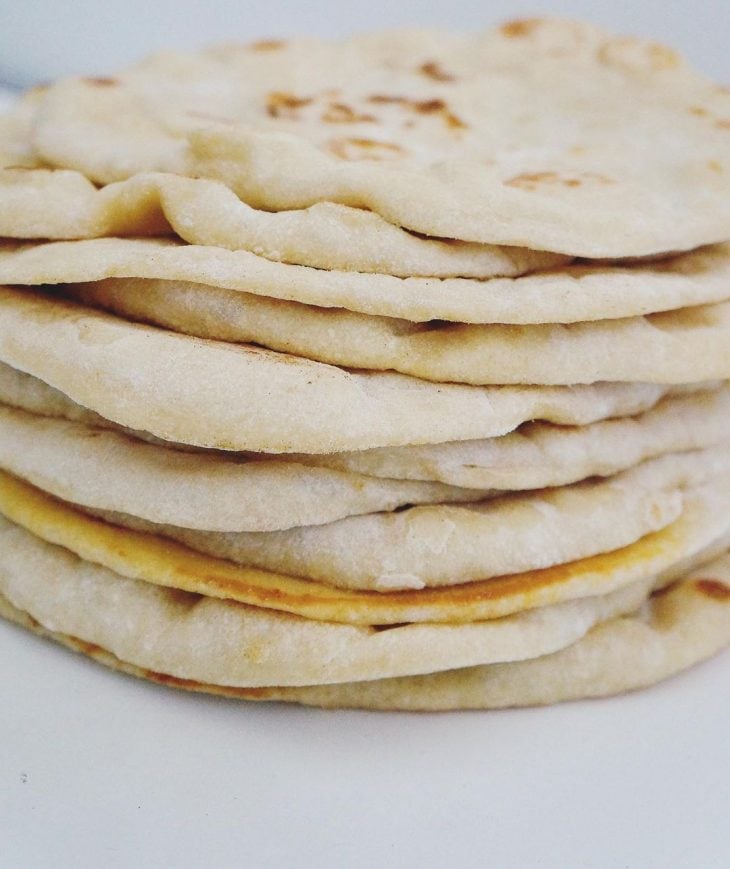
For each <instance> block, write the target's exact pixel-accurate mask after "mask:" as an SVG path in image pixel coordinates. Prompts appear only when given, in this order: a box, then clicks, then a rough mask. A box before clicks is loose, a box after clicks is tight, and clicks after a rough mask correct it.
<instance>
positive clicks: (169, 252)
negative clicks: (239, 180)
mask: <svg viewBox="0 0 730 869" xmlns="http://www.w3.org/2000/svg"><path fill="white" fill-rule="evenodd" d="M105 278H146V279H151V280H161V281H168V282H175V283H180V282H182V283H195V284H202V285H203V286H202V287H201V289H207V288H208V287H217V288H219V289H228V290H232V291H235V292H236V293H247V294H251V295H255V296H263V297H266V298H269V299H279V300H282V301H293V302H301V303H303V304H308V305H312V306H315V307H319V308H344V309H346V310H350V311H355V312H360V313H364V314H375V315H382V316H386V317H396V318H401V319H404V320H409V321H412V322H427V321H430V320H434V319H436V320H448V321H452V322H456V323H472V324H479V323H485V324H488V323H512V324H525V325H526V324H531V323H532V324H540V323H574V322H584V321H593V320H606V319H617V318H622V317H633V316H640V315H643V314H650V313H654V312H659V311H670V310H675V309H677V308H683V307H687V306H691V305H699V304H705V303H711V302H721V301H726V300H727V299H728V296H729V294H730V255H729V254H728V245H725V244H722V245H716V246H713V247H709V248H702V249H700V250H697V251H693V252H691V253H688V254H683V255H681V256H675V257H670V258H668V259H663V260H659V261H656V262H655V261H651V262H648V263H640V264H636V265H633V266H630V267H629V266H625V265H624V266H619V265H616V264H614V265H607V264H603V265H593V266H585V265H583V266H581V265H573V266H565V267H563V268H558V269H551V270H548V271H545V272H538V273H535V274H531V275H525V276H524V277H519V278H492V279H490V280H489V281H474V280H466V279H460V278H454V279H444V280H437V279H435V278H396V277H392V276H390V275H367V274H358V273H357V272H342V271H325V270H323V269H312V268H307V267H305V266H295V265H288V264H286V263H277V262H270V261H269V260H267V259H265V258H263V257H260V256H256V255H255V254H252V253H249V252H248V251H243V250H237V251H230V250H224V249H223V248H218V247H204V246H201V245H191V244H182V243H180V242H176V241H173V240H171V239H125V238H97V239H91V240H89V241H58V242H49V243H47V244H17V243H5V244H3V245H0V283H6V284H29V285H33V284H68V283H83V282H88V281H99V280H103V279H105ZM212 295H214V296H215V295H216V294H215V293H213V294H212ZM217 295H222V296H225V295H226V294H217ZM260 304H264V302H261V303H260Z"/></svg>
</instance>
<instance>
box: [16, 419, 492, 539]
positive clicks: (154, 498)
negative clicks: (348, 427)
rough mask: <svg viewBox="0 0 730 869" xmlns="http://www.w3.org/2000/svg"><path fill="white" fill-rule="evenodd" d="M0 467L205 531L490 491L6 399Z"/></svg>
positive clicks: (63, 492) (111, 506) (311, 519)
mask: <svg viewBox="0 0 730 869" xmlns="http://www.w3.org/2000/svg"><path fill="white" fill-rule="evenodd" d="M0 467H1V468H3V469H4V470H5V471H9V472H10V473H12V474H15V475H16V476H19V477H21V478H22V479H24V480H27V481H29V482H31V483H33V485H35V486H38V487H39V488H41V489H43V490H44V491H46V492H50V493H51V494H53V495H55V496H56V497H58V498H62V499H64V500H66V501H70V502H72V503H75V504H81V505H83V506H86V507H96V508H100V509H104V510H118V511H121V512H125V513H131V514H133V515H134V516H139V517H141V518H143V519H147V520H149V521H150V522H162V523H170V524H173V525H180V526H183V527H185V528H199V529H201V530H205V531H211V530H215V531H275V530H279V529H283V528H292V527H294V526H296V525H317V524H320V523H324V522H333V521H335V520H336V519H342V518H344V517H346V516H354V515H356V514H357V513H374V512H377V511H380V510H386V511H387V510H394V509H396V508H398V507H401V506H404V505H410V504H422V503H438V502H444V501H462V500H472V501H476V500H479V499H482V498H484V497H485V496H486V494H487V493H485V492H483V491H480V490H466V489H457V488H455V487H453V486H444V485H443V484H440V483H424V482H411V481H406V480H402V481H398V480H383V479H378V478H374V477H366V476H363V475H362V474H353V473H351V472H349V471H331V470H329V469H326V468H314V467H306V466H304V465H300V464H297V463H295V462H285V461H275V460H274V461H270V462H251V461H247V460H246V459H245V458H244V457H238V456H229V455H225V454H224V455H221V454H219V453H204V454H202V455H201V454H199V453H198V454H193V453H186V452H182V451H180V450H171V449H169V448H166V447H162V446H157V445H154V444H147V443H144V442H141V441H139V440H137V439H134V438H131V437H129V436H127V435H124V434H120V433H116V432H110V431H105V430H104V429H101V428H96V427H93V426H88V425H84V424H82V423H75V422H67V421H65V420H60V419H53V418H52V417H43V416H37V415H35V414H30V413H27V412H25V411H22V410H17V409H15V408H10V407H7V406H5V405H0Z"/></svg>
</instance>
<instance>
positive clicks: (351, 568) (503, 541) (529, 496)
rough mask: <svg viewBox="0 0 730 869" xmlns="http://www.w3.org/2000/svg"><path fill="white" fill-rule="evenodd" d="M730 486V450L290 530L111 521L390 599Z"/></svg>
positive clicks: (604, 545) (535, 561) (651, 524)
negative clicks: (695, 491)
mask: <svg viewBox="0 0 730 869" xmlns="http://www.w3.org/2000/svg"><path fill="white" fill-rule="evenodd" d="M728 475H730V442H728V443H727V444H726V445H725V446H724V447H723V448H716V449H714V450H712V449H709V450H705V451H697V452H694V453H681V454H670V455H667V456H663V457H661V458H659V459H653V460H651V461H649V462H647V463H645V464H643V465H639V466H638V467H636V468H633V469H631V470H629V471H624V472H623V473H622V474H619V475H618V476H616V477H609V478H608V479H606V480H599V481H592V480H587V481H585V482H582V483H575V484H573V485H572V486H563V487H559V488H557V489H546V490H540V491H538V492H526V493H522V494H517V495H506V496H503V497H501V498H490V499H488V500H486V501H484V502H476V503H469V504H444V505H429V506H420V507H413V508H410V509H407V510H404V511H400V512H396V513H376V514H371V515H368V516H351V517H349V518H347V519H342V520H340V521H338V522H332V523H330V524H328V525H317V526H311V527H310V526H305V527H300V528H290V529H288V530H287V531H272V532H268V533H249V532H241V533H230V534H220V533H210V532H205V531H190V530H187V529H182V528H174V527H171V526H159V525H157V526H155V525H150V523H147V522H145V521H144V520H140V519H136V518H135V517H131V516H125V515H120V514H107V513H104V514H103V515H104V518H107V519H109V520H110V521H112V522H114V523H115V524H120V525H124V526H125V527H131V528H134V529H139V530H142V531H148V532H151V533H157V534H161V535H163V536H164V537H168V538H170V539H172V540H176V541H177V542H179V543H183V544H184V545H186V546H189V547H190V548H192V549H194V550H196V551H198V552H204V553H206V554H208V555H213V556H215V557H216V558H225V559H228V560H230V561H234V562H236V563H237V564H242V565H245V566H253V567H257V568H261V569H263V570H271V571H276V572H279V573H286V574H291V575H294V576H303V577H307V578H308V579H315V580H319V581H320V582H325V583H328V584H330V585H333V586H336V587H339V588H350V589H362V590H375V591H381V592H387V591H390V590H402V589H408V588H412V589H420V588H424V587H438V586H450V585H459V584H460V583H464V582H474V581H477V580H482V579H490V578H492V577H495V576H502V575H506V574H514V573H521V572H524V571H529V570H538V569H540V568H544V567H550V566H552V565H555V564H565V563H567V562H570V561H576V560H578V559H581V558H588V557H590V556H591V555H596V554H597V553H599V552H609V551H612V550H614V549H619V548H621V547H624V546H628V545H629V544H630V543H633V542H635V541H636V540H638V539H640V538H641V537H643V536H645V535H646V534H651V533H652V532H654V531H658V530H659V529H661V528H664V527H666V526H667V525H669V524H670V523H671V522H673V521H674V520H675V519H676V518H677V517H678V516H679V515H680V513H681V510H682V498H681V490H682V489H683V488H685V487H688V486H692V485H701V484H702V483H704V482H707V481H708V480H711V479H713V478H722V477H726V478H727V476H728Z"/></svg>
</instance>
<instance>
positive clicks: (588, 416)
mask: <svg viewBox="0 0 730 869" xmlns="http://www.w3.org/2000/svg"><path fill="white" fill-rule="evenodd" d="M0 314H1V316H0V361H2V362H4V363H5V364H6V365H10V366H12V367H14V368H17V369H20V370H21V371H25V372H26V373H28V374H31V375H33V376H34V377H37V378H39V379H41V380H44V381H45V382H46V383H48V384H49V385H51V386H53V387H55V388H56V389H58V390H60V391H62V392H63V393H65V394H66V395H67V396H68V397H69V398H71V399H72V400H73V401H75V402H76V403H78V404H81V405H83V406H85V407H86V408H88V409H89V410H93V411H95V412H96V413H98V414H100V415H101V416H104V417H106V418H107V419H110V420H112V421H113V422H116V423H118V424H120V425H124V426H126V427H128V428H132V429H138V430H141V431H148V432H150V433H151V434H153V435H155V436H156V437H158V438H162V439H163V440H169V441H178V442H181V443H188V444H192V445H194V446H202V447H214V448H218V449H226V450H253V451H264V452H272V453H276V452H307V453H318V452H322V453H324V452H335V451H344V450H352V449H366V448H368V447H376V446H378V447H379V446H395V445H403V444H415V443H440V442H444V441H449V440H466V439H470V438H477V437H493V436H496V435H501V434H504V433H506V432H508V431H511V430H513V429H514V428H516V427H517V426H518V425H520V424H521V423H523V422H525V421H526V420H528V419H547V420H550V421H552V422H557V423H561V424H565V423H568V424H584V423H587V422H591V421H593V420H596V419H602V418H605V417H606V416H611V415H614V414H616V413H617V412H618V413H620V412H621V411H620V410H618V408H620V407H621V406H625V405H626V404H629V403H631V402H633V401H635V400H636V397H637V396H639V399H638V400H639V401H640V402H641V401H642V397H643V400H645V399H646V395H647V393H646V392H645V389H646V387H645V386H643V385H641V386H639V387H638V388H637V390H636V391H631V390H628V391H627V390H625V389H623V388H621V386H620V385H617V384H598V385H596V386H594V387H582V388H581V387H571V388H567V387H554V388H545V387H491V388H488V387H481V388H480V387H473V386H461V385H455V384H446V385H444V384H433V383H428V382H426V381H422V380H417V379H415V378H411V377H406V376H404V375H400V374H390V373H380V372H378V373H351V372H348V371H344V370H343V369H340V368H335V367H333V366H329V365H323V364H321V363H315V362H310V361H308V360H304V359H300V358H298V357H293V356H288V355H285V354H280V353H273V352H271V351H267V350H263V349H259V348H254V347H251V346H243V345H236V346H234V345H230V344H225V343H221V342H217V341H205V340H202V339H197V338H191V337H188V336H185V335H178V334H175V333H173V332H168V331H165V330H161V329H154V328H151V327H148V326H142V325H138V324H132V323H128V322H126V321H123V320H120V319H118V318H116V317H112V316H110V315H108V314H103V313H100V312H97V311H93V310H92V309H89V308H84V307H82V306H79V305H76V304H72V303H71V302H67V301H61V300H57V299H53V298H49V297H47V296H43V295H41V294H37V293H34V292H31V291H29V290H18V289H11V288H9V287H0ZM120 362H122V363H123V364H120ZM654 395H656V393H654ZM627 398H628V401H627ZM10 403H11V404H12V402H10ZM624 412H625V411H624Z"/></svg>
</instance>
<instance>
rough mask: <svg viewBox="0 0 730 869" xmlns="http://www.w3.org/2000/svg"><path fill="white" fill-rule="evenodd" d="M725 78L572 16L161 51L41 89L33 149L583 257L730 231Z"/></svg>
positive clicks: (103, 176) (101, 169) (729, 112)
mask: <svg viewBox="0 0 730 869" xmlns="http://www.w3.org/2000/svg"><path fill="white" fill-rule="evenodd" d="M729 119H730V95H728V94H727V93H726V92H725V91H723V90H722V89H721V88H719V87H717V86H715V85H713V84H712V83H711V82H709V81H707V80H706V79H705V78H704V77H702V76H700V75H699V74H698V73H696V72H694V71H693V70H691V69H689V68H688V67H687V66H686V65H685V63H684V62H683V61H682V59H681V58H679V57H678V56H677V55H676V54H675V53H674V52H672V51H670V50H669V49H666V48H664V47H662V46H659V45H655V44H653V43H649V42H645V41H641V40H637V39H628V38H623V37H614V36H610V35H607V34H605V33H603V32H601V31H600V30H598V29H596V28H593V27H591V26H589V25H584V24H577V23H573V22H567V21H522V22H511V23H509V24H506V25H504V26H503V27H501V28H499V29H497V30H492V31H488V32H487V33H484V34H480V35H470V36H457V35H454V34H450V33H444V32H420V31H419V32H405V33H404V32H396V33H384V34H380V35H374V36H366V37H358V38H355V39H351V40H347V41H342V42H336V43H327V42H322V41H317V40H309V39H308V40H301V41H294V42H289V43H265V44H263V45H262V44H258V45H253V46H240V45H238V46H236V45H234V46H230V45H228V46H224V47H218V48H213V49H209V50H207V51H203V52H201V53H199V54H176V53H164V54H160V55H156V56H155V57H152V58H150V59H149V60H147V61H145V62H143V63H141V64H140V65H138V66H137V67H135V68H132V69H130V70H127V71H126V72H123V73H121V74H120V75H119V76H117V77H116V78H113V79H72V80H66V81H62V82H60V83H58V84H56V85H54V86H52V87H51V88H50V89H49V90H48V91H47V92H46V94H45V96H44V97H43V99H42V100H41V104H40V106H39V111H38V116H37V119H36V122H35V125H34V126H35V129H34V144H35V147H36V148H37V151H38V154H39V157H40V158H41V159H42V160H44V161H46V162H48V163H49V164H51V165H53V166H58V167H64V168H70V169H77V170H80V171H82V172H83V173H85V174H86V175H88V176H89V177H90V178H91V179H92V180H94V181H100V182H104V183H107V182H110V181H116V180H120V179H122V178H127V177H129V176H131V175H133V174H135V173H137V172H141V171H150V170H163V171H171V172H176V173H180V174H192V175H198V176H201V177H208V178H216V179H219V180H222V181H224V183H226V184H227V185H228V186H229V187H230V188H231V189H232V190H234V192H236V193H238V194H239V196H240V197H241V198H242V199H243V200H244V201H246V202H247V203H249V204H250V205H253V206H255V207H266V208H269V209H273V210H280V209H290V208H306V207H308V206H310V205H312V204H314V203H316V202H322V201H329V202H338V203H341V204H345V205H351V206H356V207H364V208H369V209H370V210H372V211H375V212H377V213H378V214H380V215H382V216H383V217H385V218H386V219H388V220H389V221H391V222H392V223H394V224H397V225H400V226H405V227H408V228H409V229H412V230H416V231H418V232H421V233H423V234H426V235H430V236H441V237H445V238H458V239H462V240H464V241H473V242H482V243H488V244H507V245H519V246H524V247H530V248H535V249H541V250H550V251H557V252H561V253H567V254H571V255H580V256H588V257H623V256H641V255H647V254H656V253H661V252H666V251H671V250H685V249H688V248H691V247H695V246H698V245H700V244H706V243H710V242H716V241H720V240H723V239H726V238H727V237H728V235H729V234H730V233H729V232H728V227H729V225H730V195H728V194H729V193H730V171H729V170H730V145H729V144H728V141H729V139H728V137H729V136H730V130H729V129H728V127H729V126H730V122H729Z"/></svg>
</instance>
